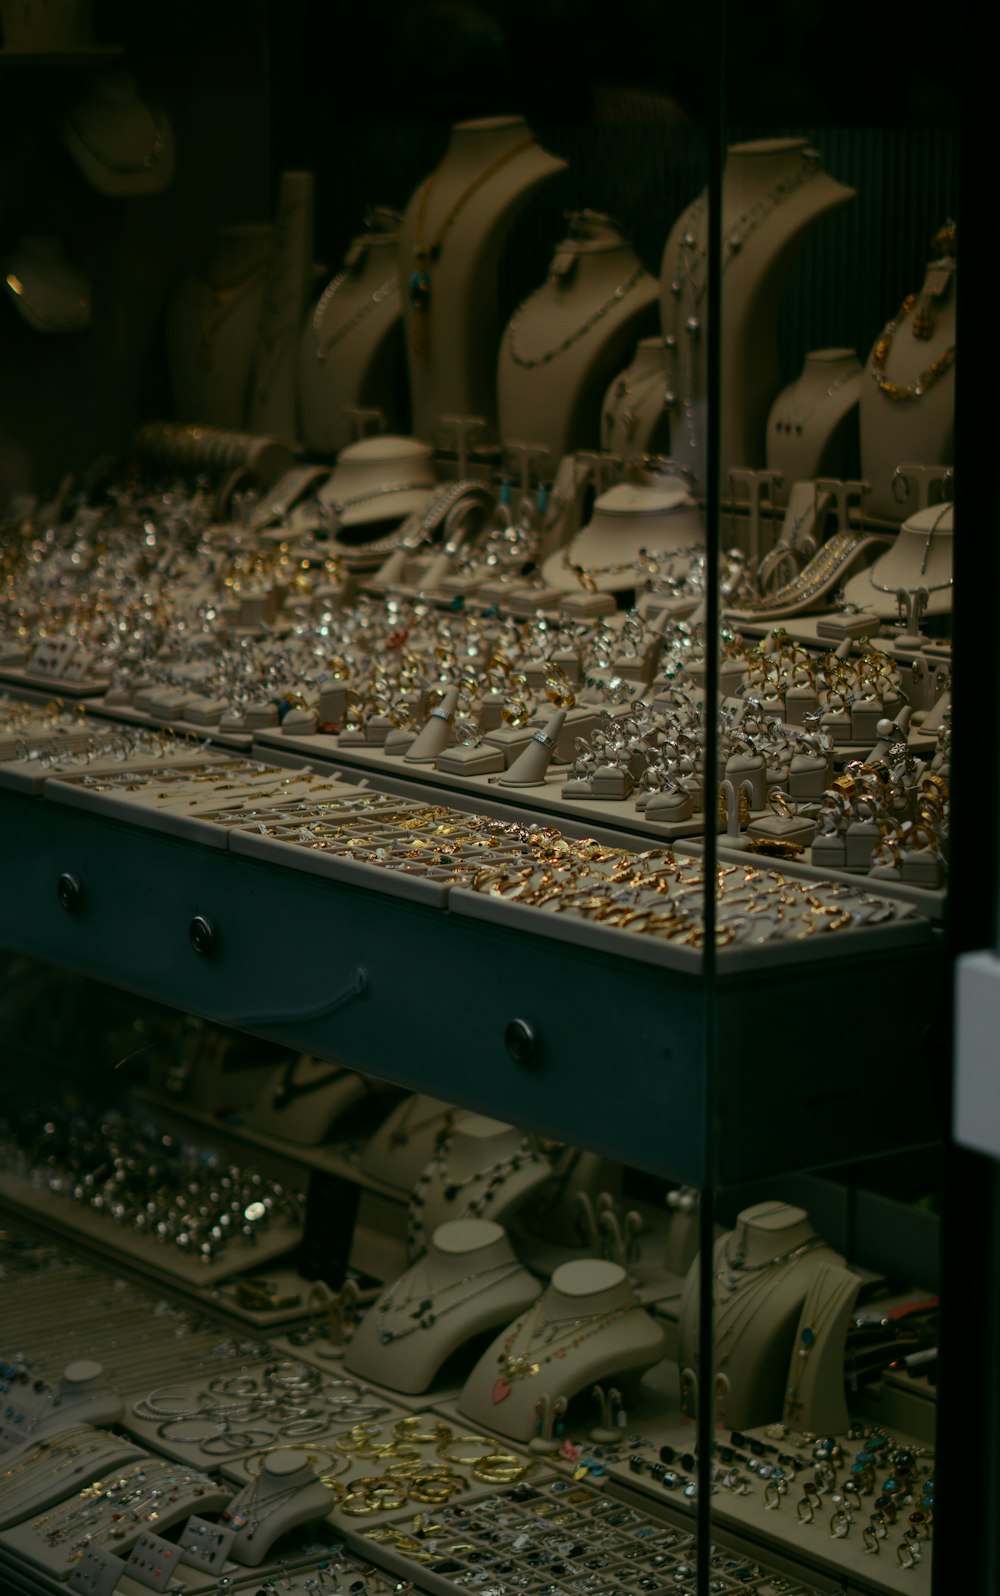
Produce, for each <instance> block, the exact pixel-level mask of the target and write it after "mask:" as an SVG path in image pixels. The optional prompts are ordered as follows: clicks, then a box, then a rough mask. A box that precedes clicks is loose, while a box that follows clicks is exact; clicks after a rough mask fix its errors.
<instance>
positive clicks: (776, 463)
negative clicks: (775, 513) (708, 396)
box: [767, 349, 863, 504]
mask: <svg viewBox="0 0 1000 1596" xmlns="http://www.w3.org/2000/svg"><path fill="white" fill-rule="evenodd" d="M862 378H863V372H862V368H861V362H860V360H859V359H858V357H857V355H856V354H855V353H854V350H853V349H814V350H812V351H811V353H810V354H808V355H806V358H805V364H804V365H803V367H802V371H801V374H800V375H799V376H798V377H796V379H795V381H794V382H792V383H789V385H788V387H787V388H783V389H782V390H781V392H780V393H779V395H778V397H777V399H776V400H775V401H774V404H773V405H772V406H771V413H770V415H769V416H768V418H767V468H768V470H769V471H778V472H780V473H781V482H780V483H779V484H776V486H775V489H774V493H775V498H776V500H777V502H778V503H779V504H783V503H785V502H786V501H787V495H788V486H789V484H790V483H792V482H815V481H816V479H817V477H838V478H840V479H841V480H842V481H846V480H847V479H848V478H853V477H855V476H856V475H857V453H858V430H857V429H858V403H859V401H860V398H861V387H862Z"/></svg>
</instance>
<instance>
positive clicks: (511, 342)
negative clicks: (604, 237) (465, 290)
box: [507, 265, 644, 371]
mask: <svg viewBox="0 0 1000 1596" xmlns="http://www.w3.org/2000/svg"><path fill="white" fill-rule="evenodd" d="M643 271H644V268H643V266H642V265H639V266H637V267H636V268H635V270H634V271H633V272H632V274H631V276H630V277H628V278H626V280H625V281H624V282H622V283H619V284H618V286H617V287H616V288H615V289H613V290H612V292H611V293H610V294H609V295H608V297H607V299H606V300H605V301H604V302H603V304H601V305H598V307H597V309H596V310H595V311H593V312H592V314H591V315H590V316H588V317H587V319H586V321H584V322H581V323H580V325H579V327H576V328H574V330H573V331H572V332H571V333H568V334H567V335H566V337H565V338H563V339H562V340H561V341H560V342H559V343H557V344H553V345H552V347H551V348H550V349H546V350H545V351H544V352H543V353H542V354H540V355H526V354H525V353H524V352H523V350H521V348H520V347H519V345H518V341H517V333H518V326H519V324H520V321H521V318H522V316H523V315H524V313H525V311H526V309H527V307H528V306H529V305H530V304H531V301H532V299H536V298H537V297H538V294H544V292H545V289H544V288H540V289H539V290H538V293H537V294H532V295H531V297H530V298H529V299H526V300H525V301H524V303H523V304H522V305H519V306H518V308H517V310H516V311H515V312H514V314H513V316H512V317H511V319H510V323H509V325H508V327H507V349H508V351H509V353H510V358H511V360H513V362H514V364H515V365H516V366H523V367H524V368H525V369H526V370H528V371H532V370H534V368H535V367H536V366H547V365H549V364H550V363H551V362H552V361H553V360H555V359H556V358H557V357H558V356H559V355H562V354H565V352H566V350H567V349H572V347H573V345H574V344H576V343H579V341H580V339H581V338H585V337H586V335H587V333H589V332H590V329H591V328H592V327H596V326H597V323H598V322H599V321H603V320H604V317H605V316H606V315H607V314H608V312H609V311H612V310H614V308H615V306H616V305H620V304H621V302H622V300H623V299H624V298H625V296H626V294H628V293H630V292H631V290H632V289H633V288H634V287H635V285H636V283H637V282H638V281H639V279H640V277H642V275H643Z"/></svg>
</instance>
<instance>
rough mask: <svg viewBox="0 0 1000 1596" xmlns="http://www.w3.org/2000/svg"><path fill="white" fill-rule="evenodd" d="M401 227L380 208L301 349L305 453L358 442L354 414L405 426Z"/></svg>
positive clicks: (308, 324) (387, 426) (311, 320)
mask: <svg viewBox="0 0 1000 1596" xmlns="http://www.w3.org/2000/svg"><path fill="white" fill-rule="evenodd" d="M399 221H400V218H399V216H398V215H397V214H396V212H395V211H389V210H387V209H384V208H381V207H377V208H375V209H374V210H372V211H370V212H369V214H368V215H367V216H366V217H365V231H364V232H363V233H361V234H359V236H358V237H357V238H355V239H353V240H352V241H351V244H350V246H349V248H348V250H347V254H346V255H345V257H344V260H343V262H342V264H341V268H340V270H339V272H338V273H337V275H336V276H335V277H334V278H333V280H332V282H330V283H329V284H328V285H327V287H326V288H325V289H324V290H323V292H322V294H321V295H320V297H319V300H318V302H317V304H316V306H315V308H314V310H313V312H312V314H311V315H310V316H307V317H306V320H305V322H304V324H303V328H302V338H301V341H300V343H299V365H298V375H299V383H298V386H299V415H300V418H301V425H302V441H303V443H304V444H305V447H306V449H307V450H310V451H313V452H318V453H320V454H328V455H329V454H336V453H337V451H338V450H340V449H343V448H344V447H345V445H346V444H349V443H350V442H351V441H352V439H353V437H354V432H353V422H352V420H351V416H350V414H349V411H350V410H352V409H354V410H356V409H358V408H364V409H375V410H379V411H380V412H381V414H382V417H383V427H384V430H385V431H387V432H399V431H400V430H401V428H402V426H403V425H404V424H405V417H404V416H403V415H401V413H400V408H399V399H398V396H399V395H400V394H402V393H403V392H405V380H406V379H405V357H404V351H403V331H402V295H401V293H400V277H399Z"/></svg>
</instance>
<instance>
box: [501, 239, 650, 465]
mask: <svg viewBox="0 0 1000 1596" xmlns="http://www.w3.org/2000/svg"><path fill="white" fill-rule="evenodd" d="M655 307H656V282H655V280H654V279H653V278H652V277H650V276H649V274H648V273H647V272H645V271H643V269H642V265H641V263H640V261H639V258H638V256H637V255H636V254H635V251H634V250H633V249H632V246H631V244H629V242H628V240H627V239H626V238H624V237H623V235H622V233H621V232H620V231H619V229H618V228H617V227H616V226H615V224H614V223H613V222H612V221H611V220H610V218H608V217H606V216H600V215H598V214H597V213H595V212H590V211H582V212H579V213H577V214H576V215H575V216H573V217H571V226H570V234H569V236H568V237H567V238H565V239H564V240H563V241H562V243H561V244H558V245H557V246H556V251H555V254H554V256H553V258H552V263H551V265H550V267H549V275H548V280H547V281H546V282H545V283H544V285H543V286H542V287H541V288H539V289H538V290H537V291H536V292H535V293H533V294H532V295H531V296H530V297H529V298H528V299H526V300H525V301H524V303H523V305H520V306H519V307H518V309H517V310H516V311H515V312H514V315H513V316H512V317H511V320H510V322H509V323H508V325H507V330H506V332H505V334H504V338H503V343H502V344H501V346H500V358H499V361H498V365H497V384H498V394H499V406H500V436H501V437H502V438H503V439H505V440H507V439H513V438H530V439H531V441H532V443H533V444H538V445H539V446H544V447H546V448H547V449H548V451H549V459H550V460H552V461H557V460H561V459H562V458H563V457H564V456H565V455H568V454H573V453H574V452H575V451H576V450H579V449H592V448H594V447H595V446H596V445H597V443H598V442H599V440H600V437H601V431H602V401H603V396H604V394H605V392H606V390H607V387H608V384H609V382H610V381H611V379H612V377H613V376H614V374H615V372H616V371H620V370H621V366H622V362H623V361H624V360H625V359H627V357H628V352H629V350H630V349H633V348H634V347H635V341H636V339H637V337H639V336H640V334H642V333H644V332H649V331H650V330H651V329H652V327H653V325H654V324H655V319H656V309H655Z"/></svg>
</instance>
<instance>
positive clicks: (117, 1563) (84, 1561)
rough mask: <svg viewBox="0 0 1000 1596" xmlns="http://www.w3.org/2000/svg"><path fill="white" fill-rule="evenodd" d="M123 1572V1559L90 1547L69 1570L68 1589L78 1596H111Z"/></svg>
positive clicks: (98, 1548)
mask: <svg viewBox="0 0 1000 1596" xmlns="http://www.w3.org/2000/svg"><path fill="white" fill-rule="evenodd" d="M124 1572H125V1559H124V1558H123V1557H116V1556H115V1554H114V1552H106V1551H104V1550H103V1549H102V1548H101V1547H100V1546H91V1547H90V1548H89V1549H88V1550H87V1551H86V1552H84V1554H83V1556H82V1557H81V1559H80V1561H79V1562H78V1563H77V1565H76V1567H75V1568H73V1569H71V1570H70V1576H69V1581H68V1584H69V1588H70V1590H71V1591H79V1592H80V1596H111V1593H112V1591H113V1590H115V1588H116V1587H117V1584H118V1581H119V1580H120V1579H121V1577H122V1574H123V1573H124Z"/></svg>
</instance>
